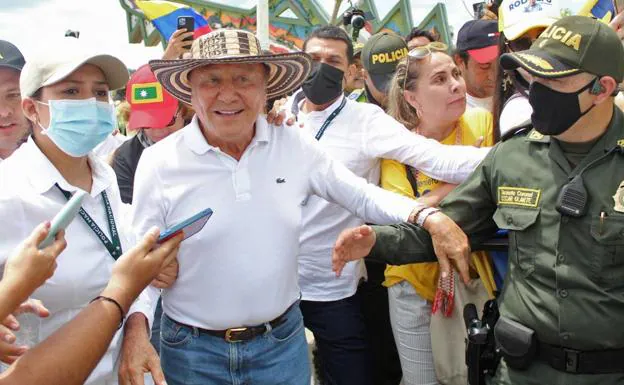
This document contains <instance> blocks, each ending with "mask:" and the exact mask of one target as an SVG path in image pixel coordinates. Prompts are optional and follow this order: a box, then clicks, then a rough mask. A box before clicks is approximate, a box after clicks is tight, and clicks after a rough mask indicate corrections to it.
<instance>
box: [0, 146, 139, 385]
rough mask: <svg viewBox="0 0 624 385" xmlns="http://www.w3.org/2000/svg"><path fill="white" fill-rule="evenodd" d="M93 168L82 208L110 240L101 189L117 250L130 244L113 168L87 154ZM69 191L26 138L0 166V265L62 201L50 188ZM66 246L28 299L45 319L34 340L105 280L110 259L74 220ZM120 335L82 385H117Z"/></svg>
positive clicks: (57, 325) (79, 306)
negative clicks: (39, 304)
mask: <svg viewBox="0 0 624 385" xmlns="http://www.w3.org/2000/svg"><path fill="white" fill-rule="evenodd" d="M89 164H90V166H91V169H92V170H93V186H92V189H91V194H90V195H89V196H87V197H86V198H85V200H84V201H83V204H82V207H83V208H84V209H85V210H86V211H87V213H88V214H89V215H90V216H91V217H92V218H93V219H94V221H95V222H96V223H97V224H98V226H99V227H100V229H101V230H102V231H104V232H105V233H106V236H108V237H109V239H110V231H109V228H108V221H107V218H108V217H107V215H106V212H105V210H104V203H103V200H102V194H101V193H102V191H106V194H107V197H108V200H109V201H110V204H111V208H112V210H113V213H114V217H115V222H116V225H117V229H118V232H119V235H120V240H121V244H122V249H123V251H127V250H128V249H129V248H130V247H131V246H132V244H131V240H130V239H128V238H127V237H125V236H124V234H127V231H126V230H125V229H124V224H123V223H122V220H123V218H124V215H123V213H122V211H123V208H122V205H123V204H122V202H121V197H120V195H119V187H118V186H117V178H116V177H115V173H114V172H113V170H112V169H111V168H110V167H109V166H108V165H107V164H105V163H104V162H103V161H102V160H101V159H100V158H99V157H97V156H95V155H93V154H91V155H89ZM56 183H58V185H59V186H60V187H61V188H62V189H64V190H66V191H69V192H75V191H76V190H77V188H76V187H74V186H72V185H70V184H69V183H68V182H67V181H66V180H65V179H64V178H63V176H62V175H61V174H60V173H59V171H58V170H57V169H56V168H55V167H54V165H52V163H51V162H50V161H49V160H48V158H47V157H46V156H45V155H44V154H43V153H42V152H41V150H40V149H39V147H37V145H36V144H35V143H34V141H33V140H32V138H30V139H29V140H28V142H26V143H24V144H23V145H22V146H21V147H20V148H19V149H18V150H16V151H15V152H14V153H13V155H11V157H9V158H8V159H6V160H5V161H3V162H2V164H0V218H3V220H4V223H3V225H2V226H0V264H1V265H4V263H5V262H6V260H7V258H8V257H9V256H11V255H12V253H13V250H14V249H15V248H16V247H17V246H18V245H19V244H20V243H21V242H22V241H23V240H24V239H25V238H27V237H28V236H29V235H30V233H31V232H32V230H33V229H34V228H35V227H36V226H38V225H39V224H40V223H41V222H44V221H49V220H52V218H53V217H54V216H55V215H56V214H57V213H58V211H59V210H60V209H61V208H62V207H63V205H64V204H65V203H66V202H67V199H66V198H65V196H64V195H63V194H62V193H61V192H60V191H59V190H58V189H57V188H56V187H55V184H56ZM65 239H66V240H67V248H66V249H65V251H63V253H61V255H60V256H59V257H58V259H57V264H58V267H57V268H56V271H55V272H54V275H53V276H52V278H50V279H48V281H47V282H46V283H45V284H44V285H43V286H41V287H40V288H39V289H37V290H36V291H35V292H34V294H33V295H32V298H36V299H39V300H41V301H43V303H44V305H45V306H46V307H47V308H48V309H49V310H50V316H49V317H47V318H42V319H41V321H40V325H39V328H38V330H36V333H37V334H38V335H37V336H36V338H35V339H36V340H39V341H42V340H44V339H45V338H47V337H48V336H49V335H51V334H52V333H53V332H55V331H56V330H57V329H59V328H60V327H61V326H63V325H64V324H66V323H67V322H69V321H70V320H71V319H73V318H74V317H75V316H76V315H77V314H78V313H79V312H80V311H81V310H82V309H83V308H85V307H86V306H87V305H88V304H89V302H90V301H91V300H92V299H93V298H95V297H97V296H98V295H100V293H101V292H102V290H103V289H104V288H105V287H106V285H107V283H108V280H109V279H110V276H111V271H112V268H113V264H114V262H115V261H114V259H113V258H112V257H111V255H110V254H109V253H108V250H107V249H106V248H105V247H104V245H103V244H102V243H101V242H100V240H99V238H98V237H97V236H96V235H95V234H94V233H93V231H92V230H91V228H90V227H89V226H88V225H87V224H86V223H85V222H84V221H83V220H82V218H81V217H79V216H77V217H76V218H75V219H74V221H73V222H72V223H71V224H70V225H69V226H68V228H67V229H66V233H65ZM121 335H122V333H121V332H118V333H117V334H116V335H115V337H114V338H113V341H112V342H111V345H110V347H109V349H108V351H107V352H106V354H105V355H104V357H103V358H102V360H101V361H100V363H99V364H98V365H97V367H96V368H95V370H94V371H93V372H92V374H91V376H90V377H89V379H88V380H87V382H86V384H89V385H91V384H114V383H117V373H116V370H115V364H116V362H117V358H118V356H119V351H120V348H121Z"/></svg>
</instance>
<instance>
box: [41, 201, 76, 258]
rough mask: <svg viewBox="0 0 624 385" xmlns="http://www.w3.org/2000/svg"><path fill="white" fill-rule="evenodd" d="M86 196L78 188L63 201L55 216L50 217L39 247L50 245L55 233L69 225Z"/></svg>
mask: <svg viewBox="0 0 624 385" xmlns="http://www.w3.org/2000/svg"><path fill="white" fill-rule="evenodd" d="M86 196H87V192H86V191H83V190H78V191H76V192H75V193H74V195H73V196H72V197H71V198H70V199H69V200H68V201H67V203H65V205H64V206H63V208H61V210H60V211H59V212H58V214H56V216H54V218H53V219H52V222H51V224H50V231H49V233H48V236H47V237H46V238H45V239H44V240H43V242H41V243H40V244H39V249H44V248H46V247H48V246H50V245H51V244H52V242H53V241H54V238H56V234H57V233H58V232H59V231H61V230H65V229H66V228H67V226H69V224H70V223H71V222H72V221H73V220H74V218H76V215H77V214H78V212H79V211H80V206H82V201H83V200H84V198H85V197H86Z"/></svg>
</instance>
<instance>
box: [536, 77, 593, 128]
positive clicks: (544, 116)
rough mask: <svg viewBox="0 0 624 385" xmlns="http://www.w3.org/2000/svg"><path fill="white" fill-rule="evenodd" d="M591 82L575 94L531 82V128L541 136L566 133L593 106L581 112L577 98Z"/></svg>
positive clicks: (591, 84) (590, 85)
mask: <svg viewBox="0 0 624 385" xmlns="http://www.w3.org/2000/svg"><path fill="white" fill-rule="evenodd" d="M595 81H596V79H594V80H592V81H591V82H589V84H587V85H586V86H584V87H583V88H581V89H580V90H578V91H575V92H569V93H565V92H559V91H555V90H553V89H551V88H548V87H546V86H545V85H543V84H540V83H537V82H533V84H531V88H530V90H529V103H530V104H531V107H533V114H531V122H532V123H533V127H534V128H535V129H536V130H537V131H538V132H539V133H540V134H543V135H560V134H562V133H564V132H565V131H567V130H568V129H569V128H570V127H572V125H574V123H576V122H577V121H578V120H579V119H580V118H581V117H583V116H584V115H585V114H587V113H588V112H589V111H591V110H592V108H594V107H595V105H592V106H591V107H590V108H588V109H587V110H586V111H585V112H581V106H580V105H579V98H578V96H579V95H580V94H581V93H583V92H584V91H585V90H587V89H588V88H590V87H592V86H593V84H594V82H595Z"/></svg>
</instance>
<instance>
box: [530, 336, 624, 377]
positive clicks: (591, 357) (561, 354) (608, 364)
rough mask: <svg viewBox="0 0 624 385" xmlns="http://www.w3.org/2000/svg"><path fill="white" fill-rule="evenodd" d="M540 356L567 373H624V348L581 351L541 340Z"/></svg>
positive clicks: (555, 367)
mask: <svg viewBox="0 0 624 385" xmlns="http://www.w3.org/2000/svg"><path fill="white" fill-rule="evenodd" d="M538 357H539V359H540V360H542V361H546V362H547V363H548V364H549V365H550V366H552V367H553V368H554V369H556V370H559V371H562V372H567V373H578V374H609V373H624V349H612V350H594V351H579V350H574V349H568V348H564V347H561V346H555V345H549V344H545V343H543V342H540V344H539V349H538Z"/></svg>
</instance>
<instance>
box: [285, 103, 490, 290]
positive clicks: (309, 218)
mask: <svg viewBox="0 0 624 385" xmlns="http://www.w3.org/2000/svg"><path fill="white" fill-rule="evenodd" d="M295 99H296V95H294V96H293V97H291V98H290V100H289V102H288V103H287V104H286V106H285V108H287V110H288V111H290V112H292V111H293V108H292V103H293V101H294V100H295ZM342 99H343V98H339V99H338V100H336V101H335V102H334V103H333V104H332V105H330V106H329V107H328V108H326V109H325V110H323V111H313V112H310V113H304V112H301V108H299V109H298V110H299V113H298V124H296V126H297V127H299V125H300V124H303V127H302V128H299V129H300V130H302V131H303V132H304V134H305V135H306V136H307V137H309V138H311V139H314V137H315V136H316V134H317V132H318V131H319V129H320V127H321V126H322V125H323V123H324V122H325V120H326V119H327V118H328V117H329V116H330V114H332V113H333V112H334V110H336V109H337V108H339V106H340V104H341V103H342ZM302 104H303V101H301V102H300V106H301V105H302ZM296 110H297V109H296V108H295V111H296ZM319 144H320V145H321V147H323V149H324V150H325V151H327V152H328V153H329V154H330V155H331V156H332V157H333V158H335V159H336V160H338V161H340V162H341V163H342V164H344V165H345V166H346V167H347V168H348V169H349V170H351V171H352V172H353V173H354V174H356V175H358V176H360V177H362V178H364V179H366V180H367V181H368V182H370V183H373V184H379V174H380V164H381V159H384V158H385V159H394V160H397V161H399V162H401V163H404V164H409V165H411V166H412V167H414V168H416V169H419V170H421V171H422V172H424V173H426V174H428V175H430V176H432V177H433V178H435V179H438V180H443V181H447V182H451V183H461V182H462V181H463V180H464V179H466V178H467V177H468V175H470V174H471V173H472V170H474V169H475V168H476V166H477V165H478V164H479V163H480V162H481V160H482V159H483V158H484V157H485V155H486V154H487V152H488V151H489V149H477V148H474V147H471V146H445V145H442V144H440V143H439V142H437V141H435V140H433V139H427V138H425V137H423V136H421V135H415V134H414V133H412V132H410V131H408V130H407V129H406V128H405V127H404V126H403V125H401V124H400V123H399V122H397V121H396V120H394V119H393V118H392V117H390V116H389V115H387V114H386V113H385V112H384V111H383V110H382V109H381V108H379V107H378V106H376V105H374V104H370V103H358V102H355V101H353V100H349V99H348V98H347V102H346V104H345V106H344V108H343V109H342V111H341V112H340V113H339V114H338V116H337V117H336V118H335V119H334V120H333V121H332V122H331V124H330V125H329V126H328V127H327V129H326V130H325V133H324V134H323V136H322V137H321V139H320V140H319ZM302 219H303V222H302V226H303V230H302V232H301V245H300V247H301V250H300V253H299V285H300V286H301V291H302V298H303V299H304V300H310V301H335V300H339V299H343V298H347V297H350V296H352V295H353V294H355V291H356V290H357V285H358V283H359V280H360V278H361V277H362V274H363V272H364V267H363V263H362V261H357V262H355V263H349V264H347V266H345V268H344V270H343V272H342V277H341V278H340V279H336V278H335V275H334V273H333V271H332V269H331V255H332V249H333V246H334V242H335V241H336V239H337V238H338V235H339V234H340V232H341V231H342V230H344V229H346V228H350V227H356V226H360V225H362V224H363V223H364V220H366V218H361V217H358V216H356V215H353V214H352V213H350V212H349V211H347V210H344V209H343V208H342V207H340V206H338V205H335V204H333V203H330V202H327V201H326V200H324V199H322V198H319V197H316V196H315V197H311V198H310V200H309V201H308V203H307V205H306V206H305V207H304V209H303V217H302ZM367 222H372V223H376V224H386V223H380V222H375V221H367Z"/></svg>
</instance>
